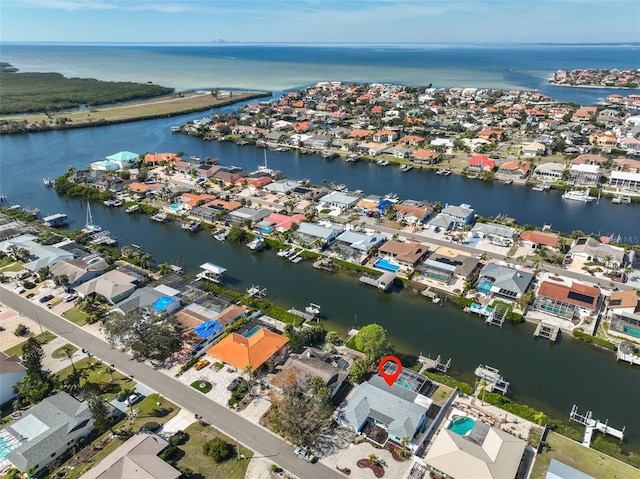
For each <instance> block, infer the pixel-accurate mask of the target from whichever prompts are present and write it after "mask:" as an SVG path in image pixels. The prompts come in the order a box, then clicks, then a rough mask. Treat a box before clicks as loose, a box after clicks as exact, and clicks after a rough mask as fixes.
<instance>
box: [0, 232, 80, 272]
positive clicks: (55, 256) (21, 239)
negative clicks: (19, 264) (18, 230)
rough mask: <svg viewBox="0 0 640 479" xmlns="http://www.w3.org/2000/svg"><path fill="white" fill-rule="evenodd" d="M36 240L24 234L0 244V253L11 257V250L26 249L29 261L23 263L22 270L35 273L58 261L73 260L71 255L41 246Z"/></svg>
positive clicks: (47, 246)
mask: <svg viewBox="0 0 640 479" xmlns="http://www.w3.org/2000/svg"><path fill="white" fill-rule="evenodd" d="M37 239H38V238H37V237H36V236H34V235H32V234H24V235H20V236H16V237H15V238H10V239H7V240H4V241H2V242H0V251H2V252H3V253H5V254H6V255H8V256H12V250H14V249H16V248H18V249H26V250H27V251H29V260H28V261H27V262H26V263H24V265H23V266H24V268H25V269H28V270H29V271H32V272H34V273H35V272H37V271H38V270H39V269H40V268H45V267H48V268H50V267H51V266H53V265H55V264H56V263H59V262H60V261H69V260H72V259H73V258H74V256H73V253H71V252H70V251H66V250H64V249H62V248H58V247H57V246H51V245H41V244H40V243H38V242H37V241H36V240H37Z"/></svg>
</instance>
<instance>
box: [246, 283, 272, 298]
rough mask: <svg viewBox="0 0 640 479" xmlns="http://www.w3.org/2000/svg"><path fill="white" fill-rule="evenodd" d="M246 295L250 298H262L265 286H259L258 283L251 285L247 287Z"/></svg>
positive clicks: (265, 290) (265, 293) (264, 294)
mask: <svg viewBox="0 0 640 479" xmlns="http://www.w3.org/2000/svg"><path fill="white" fill-rule="evenodd" d="M247 295H248V296H249V297H250V298H254V297H255V298H264V297H265V296H266V295H267V288H260V285H253V284H252V285H251V287H250V288H248V289H247Z"/></svg>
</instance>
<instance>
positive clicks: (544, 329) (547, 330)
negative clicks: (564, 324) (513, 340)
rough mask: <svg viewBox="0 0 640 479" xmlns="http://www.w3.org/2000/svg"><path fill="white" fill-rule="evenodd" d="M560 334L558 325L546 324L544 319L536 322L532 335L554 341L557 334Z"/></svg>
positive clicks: (556, 338)
mask: <svg viewBox="0 0 640 479" xmlns="http://www.w3.org/2000/svg"><path fill="white" fill-rule="evenodd" d="M559 334H560V327H559V326H554V325H552V324H546V323H545V322H544V321H542V322H540V323H538V326H536V330H535V331H534V333H533V337H534V338H537V337H540V338H544V339H548V340H549V341H551V342H552V343H555V342H556V341H557V340H558V335H559Z"/></svg>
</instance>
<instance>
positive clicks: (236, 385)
mask: <svg viewBox="0 0 640 479" xmlns="http://www.w3.org/2000/svg"><path fill="white" fill-rule="evenodd" d="M243 381H244V379H242V378H241V377H240V376H238V377H237V378H235V379H234V380H233V381H231V383H230V384H229V385H228V386H227V391H231V392H233V391H235V390H236V389H238V388H239V387H240V385H241V384H242V382H243Z"/></svg>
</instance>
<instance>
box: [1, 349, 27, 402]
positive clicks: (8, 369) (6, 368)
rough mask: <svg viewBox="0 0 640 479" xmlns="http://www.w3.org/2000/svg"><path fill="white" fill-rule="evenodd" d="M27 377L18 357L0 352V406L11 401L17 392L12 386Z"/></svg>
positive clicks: (25, 369)
mask: <svg viewBox="0 0 640 479" xmlns="http://www.w3.org/2000/svg"><path fill="white" fill-rule="evenodd" d="M26 375H27V368H25V367H24V366H23V365H22V362H21V361H20V357H19V356H16V355H15V354H13V355H11V356H9V355H8V354H5V353H3V352H2V351H0V384H2V387H1V388H0V406H4V405H5V404H7V403H8V402H9V401H12V400H13V399H14V398H15V397H16V396H17V392H16V391H15V389H13V385H14V384H16V383H18V382H20V381H21V380H22V378H23V377H25V376H26Z"/></svg>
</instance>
